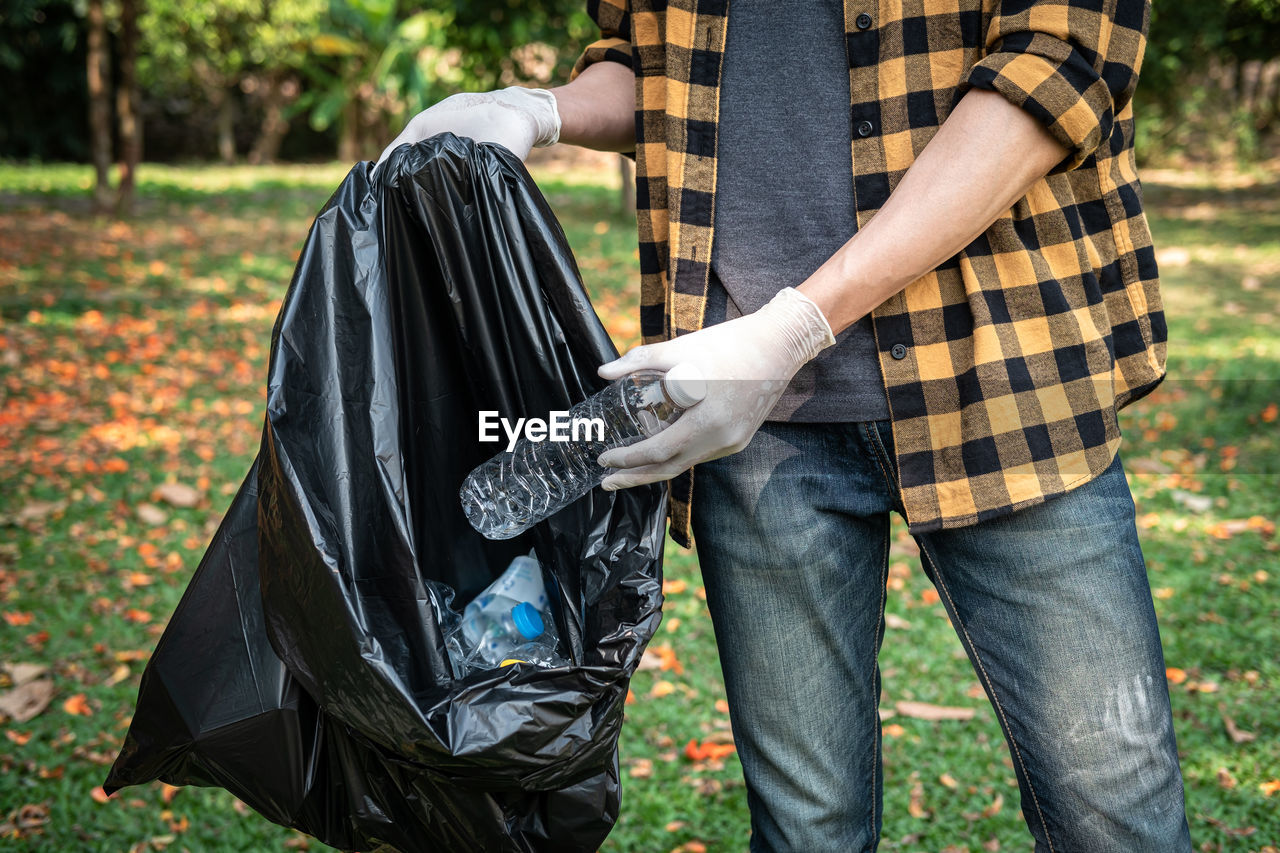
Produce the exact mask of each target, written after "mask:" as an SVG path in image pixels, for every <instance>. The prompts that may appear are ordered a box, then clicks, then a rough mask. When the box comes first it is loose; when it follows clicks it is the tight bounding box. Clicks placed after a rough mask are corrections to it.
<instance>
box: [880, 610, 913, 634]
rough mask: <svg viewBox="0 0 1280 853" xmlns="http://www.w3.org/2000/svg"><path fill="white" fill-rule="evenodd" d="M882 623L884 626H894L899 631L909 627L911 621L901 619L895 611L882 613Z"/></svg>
mask: <svg viewBox="0 0 1280 853" xmlns="http://www.w3.org/2000/svg"><path fill="white" fill-rule="evenodd" d="M884 624H885V627H886V628H894V629H897V630H899V631H905V630H906V629H907V628H910V627H911V623H910V622H908V621H907V620H906V619H903V618H902V617H901V616H899V615H898V614H896V613H886V614H885V615H884Z"/></svg>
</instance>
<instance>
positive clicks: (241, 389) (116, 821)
mask: <svg viewBox="0 0 1280 853" xmlns="http://www.w3.org/2000/svg"><path fill="white" fill-rule="evenodd" d="M345 171H346V169H345V168H344V167H342V166H339V165H332V166H322V167H315V166H306V167H271V168H256V169H255V168H248V167H244V168H220V167H217V168H215V167H190V168H165V167H156V166H147V167H144V168H143V169H142V170H141V184H140V193H141V205H140V212H139V215H138V216H137V218H136V219H134V220H133V221H131V222H129V223H112V222H108V221H95V220H94V219H93V218H92V217H90V216H89V215H88V214H87V204H86V196H87V193H86V189H87V187H88V185H89V177H90V173H89V170H88V169H87V168H85V167H80V166H48V167H28V166H20V165H12V164H10V165H5V164H0V471H3V472H4V473H3V477H4V479H3V482H4V487H3V489H2V490H0V616H2V617H3V618H2V621H0V662H2V663H5V664H13V663H35V664H41V665H45V666H48V667H49V668H50V670H51V674H52V675H51V677H52V679H53V681H54V684H55V693H54V695H53V697H52V701H51V702H50V704H49V705H48V707H47V708H46V709H45V710H44V711H43V712H42V713H41V714H39V715H38V716H36V717H34V718H33V719H31V720H29V721H27V722H24V723H15V722H12V721H2V722H0V731H2V732H3V737H0V823H3V824H5V826H4V827H3V828H0V838H2V839H3V841H2V842H0V844H4V845H7V846H8V847H10V848H12V849H15V850H37V849H41V850H43V849H50V850H58V851H63V850H66V851H81V850H83V851H123V850H130V849H136V850H160V849H165V848H166V847H168V848H169V849H171V850H183V849H187V850H191V851H206V850H207V851H228V853H229V851H244V850H282V849H286V847H287V848H289V849H299V848H302V849H305V848H306V847H307V841H306V839H305V838H304V837H302V836H300V835H299V834H297V833H295V832H292V831H290V830H285V829H282V828H279V827H276V826H274V825H273V824H270V823H268V822H267V821H265V820H264V819H262V818H260V817H258V816H257V815H256V814H254V813H253V812H251V811H249V810H247V809H246V808H245V807H244V806H243V805H242V804H240V803H238V802H237V801H235V800H234V799H233V798H232V797H231V796H230V795H228V794H226V793H225V792H222V791H218V790H204V789H195V788H184V789H181V790H177V791H174V790H170V791H167V792H166V791H165V790H164V789H163V788H162V786H161V785H160V784H159V783H155V784H153V785H151V786H147V787H143V788H137V789H126V790H125V791H122V792H121V793H120V794H118V795H117V796H116V797H114V798H112V799H111V800H109V801H106V802H101V801H99V800H100V799H101V798H100V794H101V792H100V791H95V789H96V787H97V786H98V785H99V784H100V783H101V781H102V779H103V777H104V775H105V772H106V767H107V765H108V764H109V763H110V761H111V760H112V758H113V757H114V755H115V752H116V750H117V748H118V747H119V744H120V741H121V738H122V736H123V734H124V731H125V729H126V727H127V724H128V719H129V715H130V713H131V711H132V708H133V701H134V699H135V696H136V691H137V686H138V678H139V675H140V674H141V671H142V668H143V666H144V664H145V658H146V655H147V654H148V653H149V651H150V650H151V648H152V647H153V646H154V644H155V641H156V638H157V637H158V636H159V633H160V631H161V630H162V627H163V624H164V622H165V620H166V619H167V618H168V616H169V614H170V613H171V612H172V610H173V607H174V605H175V604H176V603H177V600H178V598H179V596H180V595H181V593H182V590H183V588H184V587H185V584H186V581H187V579H188V577H189V576H190V572H191V571H192V570H193V569H194V568H195V565H196V563H197V561H198V560H199V558H200V555H201V554H202V553H203V550H204V547H205V545H206V543H207V541H208V538H209V536H210V535H211V533H212V531H213V529H214V527H215V526H216V524H217V522H218V519H219V517H220V514H221V513H222V511H223V510H225V508H226V506H227V504H228V503H229V500H230V496H231V494H232V492H233V491H234V489H235V488H236V486H237V485H238V484H239V482H240V480H241V478H242V477H243V475H244V473H245V471H246V469H247V467H248V465H249V462H250V460H251V459H252V457H253V455H254V453H255V452H256V450H257V446H258V436H259V431H260V427H261V420H262V415H263V404H264V387H263V380H264V378H265V370H266V368H265V364H266V356H267V350H268V345H269V336H270V330H271V324H272V321H273V319H274V317H275V313H276V309H277V307H278V305H279V300H280V297H281V296H282V294H283V291H284V287H285V285H286V284H287V283H288V280H289V277H290V274H291V272H292V268H293V263H294V259H295V258H296V254H297V251H298V249H299V247H300V245H301V242H302V239H303V237H304V236H305V234H306V231H307V227H308V225H309V223H310V220H311V217H312V215H313V214H314V212H315V210H316V209H317V208H318V207H319V206H320V205H321V204H322V203H323V202H324V201H325V199H326V198H327V197H328V195H329V194H330V192H331V191H332V189H333V188H334V186H336V184H337V183H338V182H339V181H340V180H341V178H342V176H343V174H344V173H345ZM534 173H535V176H536V177H537V178H538V179H539V183H540V185H541V186H542V188H543V190H544V192H545V193H546V194H547V196H548V198H549V199H550V201H551V204H552V206H553V208H554V209H555V210H556V212H557V214H558V215H559V216H560V218H561V221H562V223H563V224H564V226H565V229H566V232H567V233H568V236H569V240H570V242H571V243H572V245H573V246H574V248H575V250H576V251H577V253H578V257H579V262H580V264H581V267H582V270H583V273H584V276H585V277H586V279H587V281H588V284H589V286H590V287H591V288H592V292H593V297H594V298H595V300H596V304H597V307H598V309H599V310H600V313H601V315H602V317H603V319H604V320H605V323H606V325H607V327H608V328H609V329H610V331H611V333H612V334H614V336H615V339H616V340H617V341H618V342H619V345H620V346H625V345H629V344H631V343H634V342H636V340H637V338H638V324H637V322H636V317H635V314H636V312H635V303H636V298H637V294H636V292H635V287H634V282H635V279H636V269H637V261H636V254H635V235H634V220H633V218H632V217H631V216H629V215H627V214H624V213H622V212H620V210H619V205H618V194H617V182H618V180H619V178H618V175H617V170H616V168H614V167H612V166H611V165H610V164H609V163H608V162H607V161H606V162H605V163H604V166H603V168H601V169H591V168H586V167H583V166H572V165H568V166H566V165H557V164H554V163H553V164H548V165H544V166H540V167H535V168H534ZM1146 178H1147V184H1146V194H1147V201H1148V207H1149V209H1150V211H1151V217H1152V225H1153V229H1154V231H1155V234H1156V239H1157V246H1158V248H1159V251H1160V255H1159V257H1160V260H1161V264H1162V272H1163V280H1164V285H1165V298H1166V308H1167V310H1168V315H1169V323H1170V335H1171V339H1172V344H1171V346H1170V353H1169V365H1170V370H1169V375H1170V378H1169V380H1168V381H1167V382H1166V383H1165V384H1164V385H1163V386H1162V387H1161V388H1160V389H1159V390H1158V391H1157V392H1156V393H1154V394H1153V395H1151V396H1150V397H1149V398H1148V399H1146V400H1144V401H1142V402H1141V403H1139V404H1137V405H1135V406H1133V407H1132V408H1131V409H1130V410H1128V411H1127V412H1126V413H1125V428H1126V436H1127V440H1126V446H1125V450H1124V453H1125V458H1126V460H1127V461H1128V463H1129V467H1130V473H1131V484H1132V486H1133V489H1134V494H1135V497H1136V498H1137V500H1138V504H1139V510H1138V511H1139V516H1140V525H1141V532H1142V534H1143V538H1144V544H1145V547H1146V553H1147V557H1148V562H1149V566H1150V573H1151V585H1152V588H1153V589H1154V590H1155V595H1156V607H1157V609H1158V611H1159V613H1160V617H1161V620H1162V626H1163V631H1164V644H1165V653H1166V658H1167V661H1168V664H1169V666H1170V668H1171V669H1170V673H1169V674H1170V682H1171V683H1170V689H1171V690H1172V694H1173V703H1174V713H1175V716H1176V727H1177V735H1178V739H1179V745H1180V749H1181V753H1182V756H1183V770H1184V774H1185V778H1186V782H1187V787H1188V802H1187V811H1188V817H1189V820H1190V822H1191V826H1192V832H1193V836H1194V839H1195V842H1196V847H1197V849H1198V850H1208V851H1263V850H1271V851H1273V853H1274V851H1275V849H1276V847H1277V846H1280V701H1277V700H1278V699H1280V604H1278V603H1277V601H1278V599H1277V591H1278V590H1280V566H1278V565H1277V550H1280V543H1278V542H1277V540H1276V539H1275V522H1276V521H1277V520H1278V519H1280V489H1278V488H1277V487H1278V486H1280V456H1278V455H1277V447H1276V432H1277V423H1278V421H1280V419H1278V418H1277V404H1280V336H1277V335H1276V333H1275V327H1276V322H1277V317H1278V315H1280V179H1278V178H1277V177H1275V176H1274V175H1273V176H1270V177H1267V176H1265V175H1254V176H1247V175H1246V176H1243V177H1241V176H1236V177H1232V178H1230V179H1213V178H1210V177H1209V176H1205V175H1199V174H1193V173H1179V172H1167V173H1165V172H1161V173H1154V172H1153V173H1150V174H1148V175H1146ZM165 484H180V485H183V486H187V487H190V488H191V489H194V491H195V497H196V503H195V505H194V506H191V507H179V506H174V505H173V504H172V503H170V502H168V501H167V500H166V492H165V491H164V490H163V489H162V488H161V487H162V486H164V485H165ZM895 535H896V537H897V541H896V545H895V549H894V554H893V556H892V563H893V570H892V573H891V583H890V586H891V589H890V595H889V597H888V610H889V612H890V613H891V614H893V615H894V616H896V617H898V618H899V619H900V620H903V621H902V622H901V623H897V624H905V625H906V626H907V627H899V628H891V629H890V630H889V631H888V633H887V636H886V638H885V643H884V652H883V655H882V659H881V665H882V668H883V670H884V692H885V695H884V697H883V701H882V706H883V707H884V708H886V709H892V708H893V707H894V705H895V703H896V702H899V701H902V700H917V701H923V702H932V703H936V704H942V705H953V706H964V707H971V708H975V709H977V713H976V715H975V717H974V718H973V719H972V720H969V721H965V722H955V721H948V722H929V721H925V720H920V719H913V718H910V717H906V716H904V715H897V716H893V717H891V718H889V719H887V720H886V721H885V734H886V737H885V751H884V756H885V819H884V842H883V844H882V848H881V849H882V850H887V851H904V852H905V851H920V853H937V851H944V850H946V851H952V853H957V852H958V851H964V850H967V851H970V852H971V853H978V851H984V850H985V851H992V850H1005V851H1030V850H1031V844H1030V840H1029V836H1027V834H1026V831H1025V827H1024V825H1023V822H1022V819H1021V817H1020V814H1019V810H1018V792H1017V786H1016V783H1015V781H1014V774H1013V771H1012V769H1011V764H1010V760H1009V756H1008V752H1007V750H1006V747H1005V745H1004V742H1003V740H1002V738H1001V735H1000V730H999V727H998V726H997V724H996V721H995V718H994V716H993V714H992V712H991V710H990V708H989V706H988V705H987V704H986V701H985V699H984V698H982V694H981V691H980V689H979V688H978V684H977V680H976V678H975V677H974V675H973V673H972V671H971V669H970V666H969V664H968V662H967V661H966V660H965V658H964V655H963V653H962V651H961V647H960V644H959V642H958V641H957V640H956V638H955V636H954V634H953V632H952V630H951V627H950V625H949V624H948V623H947V620H946V618H945V616H944V613H943V610H942V607H941V605H940V604H938V603H937V600H936V595H934V594H933V591H932V589H931V587H930V585H929V583H928V581H927V580H926V579H925V578H924V575H923V573H922V572H921V571H920V567H919V563H918V560H917V559H916V557H915V556H914V549H913V547H912V544H911V541H910V539H909V538H908V537H906V536H905V532H904V530H903V529H902V528H901V526H899V527H898V528H896V534H895ZM666 568H667V590H668V600H667V606H666V615H665V619H664V622H663V624H662V626H661V628H660V629H659V631H658V634H657V636H656V637H655V638H654V640H653V642H652V644H651V648H654V649H659V650H661V652H660V653H655V654H654V655H651V656H650V657H649V659H648V664H652V666H649V665H648V664H647V665H646V668H645V669H644V670H642V671H641V672H639V673H638V674H637V675H636V678H635V680H634V682H633V684H632V687H633V690H634V701H632V702H631V704H630V705H629V706H628V721H627V725H626V728H625V730H624V732H623V737H622V743H621V754H622V761H623V768H624V769H623V772H624V780H625V785H624V792H623V810H622V816H621V818H620V820H619V822H618V826H617V828H616V830H615V831H614V833H613V835H612V836H611V837H610V839H609V841H608V842H607V844H606V846H605V849H606V850H609V851H617V853H621V851H638V852H639V853H650V851H670V850H675V849H681V850H683V851H686V853H693V851H697V850H704V849H705V850H711V851H719V850H743V849H745V846H746V837H747V827H748V818H747V810H746V804H745V797H744V791H743V786H742V782H741V777H740V772H741V771H740V765H739V764H738V761H737V758H736V757H735V756H733V755H729V756H728V757H724V758H714V759H705V760H700V761H694V760H692V759H690V758H689V757H687V755H686V752H685V748H686V744H688V743H689V741H690V740H692V739H696V740H697V741H698V742H699V743H704V742H707V741H710V742H712V743H723V742H725V741H726V740H728V736H727V729H728V716H727V713H726V711H725V706H724V704H723V686H722V684H721V680H720V676H719V670H718V666H717V662H716V649H715V643H714V639H713V636H712V632H711V627H710V623H709V620H708V617H707V613H706V607H705V604H704V603H703V601H702V598H701V595H700V591H701V585H700V580H699V576H698V567H697V562H696V559H695V557H694V556H693V555H692V554H690V553H687V552H684V551H681V550H679V549H677V548H674V547H672V548H670V549H669V551H668V560H667V566H666ZM5 678H7V677H6V676H0V691H3V690H4V689H5V688H6V687H7V686H8V682H7V681H6V680H3V679H5ZM1228 720H1230V723H1228ZM1232 731H1234V732H1235V737H1234V738H1233V737H1232V734H1231V732H1232ZM1250 735H1252V736H1253V737H1250ZM96 795H97V796H96ZM322 847H323V845H320V844H317V843H315V842H314V841H312V842H310V849H313V850H316V849H321V848H322Z"/></svg>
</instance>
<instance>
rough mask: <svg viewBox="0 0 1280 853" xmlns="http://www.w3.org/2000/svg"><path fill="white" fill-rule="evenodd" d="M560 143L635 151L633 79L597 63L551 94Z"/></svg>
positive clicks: (619, 66)
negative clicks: (554, 101)
mask: <svg viewBox="0 0 1280 853" xmlns="http://www.w3.org/2000/svg"><path fill="white" fill-rule="evenodd" d="M551 94H553V95H555V98H556V108H557V109H558V110H559V112H560V141H561V142H566V143H568V144H570V145H581V146H583V147H584V148H594V149H595V150H597V151H634V150H635V148H636V117H635V111H636V75H635V73H634V72H632V70H631V69H630V68H628V67H627V66H625V65H622V64H620V63H617V62H596V63H594V64H592V65H590V66H588V67H587V68H586V70H584V71H583V72H582V73H581V74H579V75H578V77H577V79H576V80H574V81H573V82H572V83H568V84H566V85H564V86H559V87H557V88H555V89H552V90H551Z"/></svg>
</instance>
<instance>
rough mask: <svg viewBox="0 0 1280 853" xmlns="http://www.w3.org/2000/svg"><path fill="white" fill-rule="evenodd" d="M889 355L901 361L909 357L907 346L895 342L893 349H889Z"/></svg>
mask: <svg viewBox="0 0 1280 853" xmlns="http://www.w3.org/2000/svg"><path fill="white" fill-rule="evenodd" d="M889 355H891V356H893V357H894V358H896V359H898V360H899V361H901V360H902V359H904V358H906V357H907V348H906V347H905V346H903V345H902V344H894V345H893V349H891V350H889Z"/></svg>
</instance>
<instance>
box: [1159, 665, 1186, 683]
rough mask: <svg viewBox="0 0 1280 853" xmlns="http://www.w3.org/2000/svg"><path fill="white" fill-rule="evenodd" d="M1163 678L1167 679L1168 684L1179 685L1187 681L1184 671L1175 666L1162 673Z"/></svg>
mask: <svg viewBox="0 0 1280 853" xmlns="http://www.w3.org/2000/svg"><path fill="white" fill-rule="evenodd" d="M1164 677H1165V678H1167V679H1169V683H1170V684H1181V683H1182V682H1184V681H1186V680H1187V672H1186V670H1183V669H1178V668H1177V667H1176V666H1171V667H1168V668H1167V669H1166V670H1165V671H1164Z"/></svg>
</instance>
